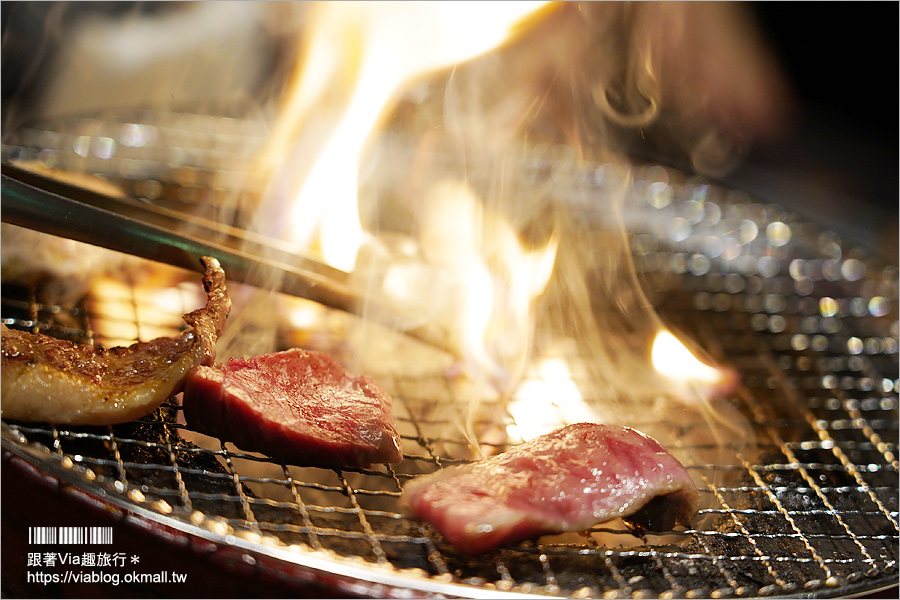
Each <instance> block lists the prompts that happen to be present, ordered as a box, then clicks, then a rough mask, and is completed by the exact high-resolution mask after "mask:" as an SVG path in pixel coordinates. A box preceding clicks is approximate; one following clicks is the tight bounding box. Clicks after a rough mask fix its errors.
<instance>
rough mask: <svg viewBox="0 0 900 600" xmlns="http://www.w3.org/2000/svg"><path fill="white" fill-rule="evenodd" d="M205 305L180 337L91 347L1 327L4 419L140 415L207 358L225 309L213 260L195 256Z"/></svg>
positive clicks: (104, 421)
mask: <svg viewBox="0 0 900 600" xmlns="http://www.w3.org/2000/svg"><path fill="white" fill-rule="evenodd" d="M200 262H201V264H202V265H203V268H204V274H203V287H204V289H205V290H206V294H207V301H206V305H205V306H204V307H202V308H199V309H197V310H195V311H192V312H190V313H188V314H186V315H184V317H183V318H184V320H185V322H186V323H187V324H188V325H190V328H189V329H187V330H185V331H184V332H182V333H181V334H180V335H177V336H173V337H160V338H157V339H154V340H151V341H149V342H136V343H135V344H132V345H131V346H127V347H121V346H119V347H114V348H108V349H107V348H99V347H95V346H89V345H84V344H74V343H72V342H70V341H67V340H60V339H56V338H53V337H50V336H48V335H43V334H34V333H28V332H24V331H18V330H14V329H9V328H7V327H6V326H5V325H4V326H3V327H2V394H3V396H2V402H3V404H2V408H3V418H4V419H14V420H20V421H30V422H47V423H57V424H67V425H113V424H116V423H125V422H128V421H132V420H134V419H137V418H140V417H142V416H144V415H146V414H148V413H150V412H152V411H153V410H155V409H156V408H157V407H158V406H159V405H160V404H161V403H162V402H163V401H164V400H165V399H166V398H168V397H170V396H171V395H173V394H175V393H177V392H179V391H180V390H181V388H182V386H183V385H184V380H185V377H186V376H187V373H188V371H190V369H191V368H193V367H195V366H197V365H209V364H212V363H213V361H214V360H215V355H216V340H217V339H218V336H219V334H220V333H221V332H222V329H223V327H224V326H225V320H226V318H227V316H228V313H229V312H230V310H231V300H230V299H229V298H228V294H227V291H226V288H225V272H224V270H223V269H222V266H221V265H220V264H219V261H218V260H216V259H215V258H211V257H203V258H201V259H200Z"/></svg>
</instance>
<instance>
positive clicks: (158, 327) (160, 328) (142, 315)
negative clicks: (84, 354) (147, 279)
mask: <svg viewBox="0 0 900 600" xmlns="http://www.w3.org/2000/svg"><path fill="white" fill-rule="evenodd" d="M90 302H91V304H90V312H91V313H92V314H94V315H97V316H96V317H95V318H94V319H93V320H92V322H91V326H92V328H93V330H94V336H95V337H96V338H98V339H99V340H100V341H101V342H102V344H103V345H104V346H106V347H112V346H129V345H131V344H133V343H134V342H135V341H145V342H146V341H149V340H152V339H154V338H157V337H163V336H170V335H173V334H174V333H175V332H177V331H179V330H180V329H181V328H182V327H183V326H184V320H183V319H182V318H181V315H182V314H183V313H185V312H187V310H190V308H188V309H187V310H186V309H185V307H191V308H194V307H196V306H199V305H201V304H202V289H200V288H198V287H197V286H196V285H195V284H192V283H191V282H182V283H180V284H176V283H175V282H173V281H171V280H163V281H159V282H153V283H148V284H147V285H134V286H132V284H131V283H128V282H125V281H122V280H119V279H113V278H111V277H100V278H98V279H96V280H95V281H94V282H93V283H92V285H91V294H90Z"/></svg>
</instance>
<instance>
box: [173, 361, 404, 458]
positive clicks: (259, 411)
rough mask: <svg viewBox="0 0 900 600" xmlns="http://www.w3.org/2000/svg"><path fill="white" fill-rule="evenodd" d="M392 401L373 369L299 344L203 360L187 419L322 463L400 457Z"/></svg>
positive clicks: (249, 444) (190, 383)
mask: <svg viewBox="0 0 900 600" xmlns="http://www.w3.org/2000/svg"><path fill="white" fill-rule="evenodd" d="M392 402H393V401H392V399H391V397H390V396H389V395H388V394H386V393H385V392H384V391H382V390H381V389H380V388H378V386H377V385H376V384H375V382H374V380H373V379H372V378H371V377H368V376H362V377H352V376H350V375H349V374H347V372H346V371H345V370H344V369H343V367H341V366H340V365H339V364H338V363H337V361H336V360H335V359H334V358H332V357H331V356H330V355H328V354H325V353H323V352H313V351H306V350H300V349H292V350H286V351H284V352H276V353H272V354H263V355H259V356H254V357H252V358H247V359H244V358H234V359H231V360H229V361H228V363H227V364H225V365H221V364H220V365H214V366H211V367H197V368H196V369H194V370H193V371H191V373H190V374H189V375H188V379H187V382H186V383H185V390H184V398H183V404H184V417H185V421H186V422H187V424H188V425H190V426H191V427H192V428H194V429H196V430H197V431H201V432H204V433H207V434H209V435H213V436H216V437H219V438H221V439H223V440H229V441H232V442H234V443H235V444H236V445H237V446H238V447H240V448H242V449H244V450H251V451H258V452H262V453H265V454H268V455H269V456H272V457H274V458H278V459H281V460H284V461H286V462H289V463H291V464H297V465H304V466H318V467H368V466H369V465H371V464H372V463H379V462H388V463H393V462H398V461H399V460H400V459H401V458H402V454H401V452H400V436H399V435H398V434H397V430H396V428H395V427H394V419H393V416H392V414H391V405H392Z"/></svg>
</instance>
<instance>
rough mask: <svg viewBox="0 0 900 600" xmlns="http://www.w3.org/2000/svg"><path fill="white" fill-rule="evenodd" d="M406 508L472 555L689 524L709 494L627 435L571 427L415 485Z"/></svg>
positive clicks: (639, 438) (650, 446) (658, 449)
mask: <svg viewBox="0 0 900 600" xmlns="http://www.w3.org/2000/svg"><path fill="white" fill-rule="evenodd" d="M403 501H404V502H405V504H406V505H407V506H408V507H409V508H410V510H411V511H412V513H413V514H414V515H415V516H416V517H417V518H419V519H421V520H423V521H426V522H428V523H430V524H431V525H433V526H434V527H435V528H436V529H437V530H438V531H440V532H441V534H443V536H444V537H445V538H446V539H447V540H448V541H449V542H450V543H452V544H453V545H454V546H456V547H457V548H459V549H460V550H462V551H464V552H467V553H469V554H479V553H482V552H486V551H488V550H490V549H492V548H495V547H497V546H500V545H503V544H508V543H513V542H517V541H521V540H524V539H529V538H532V537H536V536H539V535H543V534H549V533H562V532H569V531H582V530H585V529H588V528H590V527H591V526H592V525H595V524H596V523H602V522H604V521H610V520H613V519H615V518H619V517H621V518H623V519H625V520H626V521H630V522H631V523H633V524H635V525H637V526H640V527H641V528H644V529H646V530H651V531H666V530H669V529H671V528H672V527H673V526H674V525H675V524H676V523H681V524H684V525H688V524H689V523H690V521H691V519H692V518H693V517H694V515H696V513H697V510H698V508H699V502H700V495H699V492H698V491H697V488H696V487H695V486H694V483H693V481H691V478H690V476H689V475H688V472H687V470H686V469H685V468H684V466H682V465H681V463H679V462H678V461H677V460H676V459H675V458H674V457H673V456H672V455H671V454H669V453H668V452H667V451H666V450H665V449H664V448H663V447H662V446H660V445H659V443H658V442H656V440H654V439H653V438H651V437H649V436H647V435H644V434H643V433H640V432H638V431H635V430H634V429H631V428H628V427H609V426H606V425H596V424H593V423H576V424H574V425H567V426H566V427H562V428H560V429H557V430H556V431H553V432H551V433H548V434H546V435H543V436H541V437H538V438H535V439H533V440H531V441H529V442H526V443H524V444H521V445H519V446H516V447H515V448H513V449H511V450H509V451H508V452H505V453H503V454H499V455H497V456H493V457H491V458H488V459H486V460H483V461H479V462H476V463H472V464H468V465H461V466H455V467H448V468H445V469H443V470H441V471H438V472H436V473H432V474H430V475H426V476H423V477H419V478H416V479H413V480H412V481H410V482H409V483H407V484H406V485H405V486H404V489H403Z"/></svg>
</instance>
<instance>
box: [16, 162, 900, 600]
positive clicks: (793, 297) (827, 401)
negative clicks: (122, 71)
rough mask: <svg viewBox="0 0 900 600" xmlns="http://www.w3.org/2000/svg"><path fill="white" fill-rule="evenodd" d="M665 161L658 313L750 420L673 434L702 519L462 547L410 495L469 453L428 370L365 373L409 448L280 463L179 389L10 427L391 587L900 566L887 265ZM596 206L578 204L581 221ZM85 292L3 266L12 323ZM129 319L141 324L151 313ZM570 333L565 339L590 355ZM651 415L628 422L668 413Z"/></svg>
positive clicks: (121, 494) (258, 549) (884, 571)
mask: <svg viewBox="0 0 900 600" xmlns="http://www.w3.org/2000/svg"><path fill="white" fill-rule="evenodd" d="M601 170H602V168H601V169H600V170H598V171H597V172H594V173H593V177H594V178H595V179H597V180H598V181H599V180H600V179H602V177H601ZM662 175H663V172H662V170H660V169H659V168H656V167H652V168H648V169H645V170H643V171H639V172H638V176H637V179H636V183H635V185H634V186H633V189H632V194H631V196H630V200H629V207H630V212H628V213H627V214H628V215H629V229H630V231H631V232H632V236H631V241H632V247H633V250H634V256H635V259H636V261H637V266H638V269H639V270H640V271H641V272H642V273H643V275H644V277H645V279H646V281H648V282H650V287H651V288H652V289H653V290H654V291H655V298H657V300H660V301H659V310H660V312H661V314H662V316H663V317H664V319H665V320H666V321H668V322H669V323H671V324H673V325H675V326H677V327H678V328H679V329H681V330H683V331H685V332H687V333H689V334H690V335H691V336H692V337H693V338H694V339H696V340H698V341H699V343H700V344H701V346H703V347H704V349H705V350H706V351H708V352H709V353H711V354H712V355H713V356H714V357H717V358H718V359H720V360H723V361H724V362H727V363H728V364H730V365H732V366H734V367H735V368H736V369H737V370H739V371H740V373H741V377H742V387H741V390H740V392H739V393H738V395H737V396H736V397H734V398H732V399H731V400H732V401H733V402H734V403H735V404H737V405H738V406H739V407H740V408H741V410H742V411H743V412H744V413H745V414H746V415H747V416H748V418H749V420H750V422H751V424H752V427H753V430H754V434H755V437H756V446H755V450H754V451H752V452H751V451H749V450H748V448H746V447H744V446H742V445H741V444H735V445H733V446H726V448H725V449H724V450H723V452H722V453H720V454H716V455H715V458H714V459H712V460H696V459H697V457H705V456H712V455H710V454H709V453H708V451H709V449H708V448H705V447H700V446H692V445H691V444H690V439H691V432H690V431H689V430H687V431H686V430H679V431H673V432H670V433H671V436H670V437H671V438H672V439H681V440H685V442H683V443H682V444H680V445H679V444H676V446H675V447H672V448H670V449H671V450H672V451H673V452H674V453H676V455H678V456H679V457H680V458H681V457H694V459H695V460H693V461H686V466H687V467H688V469H689V470H690V471H692V472H693V473H694V474H695V475H696V476H697V477H696V479H697V480H698V481H701V482H703V485H702V486H701V493H702V494H703V496H704V502H703V506H704V507H706V508H704V509H703V510H702V511H701V516H700V518H698V519H697V520H696V521H695V525H696V526H697V528H696V529H691V530H687V531H679V532H673V533H672V534H671V535H668V536H664V537H653V536H649V537H648V538H647V539H646V540H643V541H642V540H639V539H636V538H634V537H632V536H631V535H630V533H629V532H628V531H627V530H626V529H625V528H624V527H621V526H620V525H617V524H604V525H599V526H596V527H594V528H593V529H592V530H591V535H589V536H581V535H568V536H551V537H545V538H542V539H541V540H540V542H539V543H531V542H527V543H523V544H520V545H517V546H514V547H510V548H504V549H502V550H499V551H497V552H496V553H492V554H489V555H487V556H486V557H479V558H475V559H473V558H467V557H465V556H462V555H460V554H458V553H456V552H455V551H454V550H453V549H452V548H451V547H449V546H448V545H446V544H445V543H444V542H443V541H442V540H441V538H440V536H439V535H437V534H436V533H434V532H433V531H431V530H430V529H429V528H428V527H427V526H425V525H423V524H421V523H419V522H417V521H415V520H412V519H409V518H408V517H407V516H406V513H405V512H404V510H403V509H402V507H401V505H400V503H399V498H400V489H401V486H402V484H403V483H404V482H405V481H407V480H408V479H410V478H411V477H414V476H416V475H418V474H420V473H425V472H430V471H433V470H436V469H438V468H441V467H444V466H448V465H451V464H456V463H459V462H462V461H464V460H465V459H466V457H468V456H469V453H468V449H467V446H466V442H465V440H464V439H463V438H462V437H461V436H459V437H455V436H454V435H453V434H452V433H448V432H450V431H452V427H448V425H450V423H449V419H450V418H451V417H452V416H453V415H452V414H449V413H448V412H447V411H446V410H436V409H435V407H436V406H455V404H454V402H459V398H458V397H457V396H458V394H459V390H458V389H457V388H456V387H455V386H454V385H453V383H452V382H451V381H450V380H449V379H446V378H444V377H441V376H434V375H424V376H423V375H421V374H419V375H403V374H398V373H396V372H390V373H377V372H376V373H372V374H373V375H374V376H375V377H376V379H377V380H378V382H379V384H380V385H381V386H382V387H384V388H385V389H386V391H388V392H389V393H391V394H392V395H393V396H394V398H395V408H394V411H395V418H396V421H397V425H398V429H399V431H400V433H401V436H402V437H403V440H404V460H403V461H402V462H401V463H399V464H397V465H390V466H388V465H381V466H377V467H374V468H372V469H366V470H345V471H330V470H322V469H313V468H300V467H296V466H291V465H285V464H282V463H279V462H277V461H272V460H270V459H268V458H266V457H265V456H262V455H259V454H255V453H248V452H244V451H241V450H239V449H237V448H235V447H234V446H232V445H231V444H227V443H222V442H220V441H219V440H215V439H212V438H208V437H207V436H204V435H202V434H199V433H196V432H192V431H190V430H189V429H187V428H186V427H185V426H184V425H183V424H180V423H181V422H180V421H179V411H180V407H179V406H178V404H177V402H169V403H167V404H165V405H164V406H163V407H162V408H161V409H160V410H158V411H157V412H155V413H153V414H152V415H150V416H148V417H147V418H144V419H141V420H139V421H136V422H134V423H129V424H125V425H121V426H115V427H105V428H71V427H64V426H59V427H50V426H34V425H25V424H19V423H8V422H4V425H3V443H4V447H5V448H7V449H12V450H14V451H16V452H17V453H18V454H20V455H23V456H27V457H28V459H29V460H31V461H32V462H35V463H36V464H38V465H39V466H44V467H46V468H51V467H52V468H54V469H55V470H59V466H60V465H62V466H63V469H62V472H63V473H64V476H65V478H66V479H68V480H69V481H71V482H72V483H74V484H75V485H78V486H81V487H84V488H86V489H89V490H91V489H102V490H103V491H104V492H105V493H106V494H111V495H113V496H114V497H115V498H117V499H118V500H119V501H121V502H124V503H126V504H130V505H133V506H140V507H142V509H144V510H147V511H149V514H151V515H156V516H155V517H154V518H159V519H160V520H163V521H165V520H167V519H175V520H178V521H181V522H184V523H191V524H194V525H200V526H201V527H202V528H203V529H204V530H205V531H206V532H207V535H208V536H209V537H211V538H213V539H216V540H218V541H220V542H222V543H225V536H226V535H236V536H239V537H241V539H247V540H251V544H250V548H251V550H252V551H253V552H255V553H257V554H258V555H260V556H266V555H270V554H272V548H277V549H279V550H284V549H287V550H288V551H289V554H288V555H287V557H285V555H284V554H279V555H278V556H279V557H281V558H280V559H283V560H288V561H291V560H295V561H296V562H298V563H303V558H302V557H304V556H309V555H323V556H325V557H326V558H327V560H329V561H332V562H333V563H334V564H335V565H339V564H342V563H343V562H344V561H346V560H348V559H349V558H351V557H361V558H362V562H357V561H354V562H353V564H354V565H357V566H359V565H361V566H362V568H363V569H365V568H367V565H370V566H371V567H372V568H373V569H374V568H379V569H383V568H387V569H389V571H391V572H393V573H394V575H395V577H394V579H393V583H394V584H395V585H397V586H399V587H404V586H409V587H413V588H415V587H417V586H419V587H421V582H423V581H429V580H431V581H439V582H446V583H451V584H453V585H454V586H456V587H454V588H453V589H454V591H455V593H459V594H461V595H465V594H467V590H472V589H473V588H472V586H476V587H478V588H480V591H482V592H483V591H484V590H490V589H495V590H498V592H500V593H503V592H508V591H519V592H526V593H542V594H551V595H563V596H574V597H597V596H606V597H635V598H640V597H684V596H687V597H707V596H713V597H719V596H732V595H737V596H742V597H747V596H772V595H780V594H790V593H808V594H813V595H821V596H831V595H840V594H842V593H845V592H846V591H847V590H851V589H871V588H874V587H877V586H880V585H884V584H886V583H888V582H890V581H892V580H895V579H896V574H897V554H898V528H897V516H898V506H897V505H898V493H897V491H898V481H897V436H898V418H897V414H898V412H897V411H898V409H897V388H898V384H897V369H898V366H897V365H898V362H897V333H898V332H897V270H896V268H895V267H887V268H883V267H882V266H880V265H877V264H875V263H874V262H873V261H871V260H869V259H868V258H866V257H865V256H864V255H862V254H859V253H854V252H853V251H852V250H848V249H843V248H841V246H840V241H839V239H837V238H836V236H834V235H833V234H829V233H827V232H826V233H820V232H818V231H816V230H815V228H814V227H813V226H811V225H808V224H804V223H802V222H800V221H799V220H798V219H797V218H796V217H794V216H793V215H790V214H788V213H786V212H785V211H783V210H782V209H780V208H779V207H777V206H772V205H761V204H758V203H755V202H753V201H752V200H750V199H749V198H746V197H743V196H741V195H740V194H735V193H732V192H725V191H723V190H719V189H717V188H713V187H712V186H709V185H708V184H706V183H703V182H698V181H687V182H682V183H679V184H672V185H668V184H666V183H665V181H667V180H668V175H666V176H665V177H663V176H662ZM673 190H674V192H673ZM716 194H718V195H716ZM698 198H699V199H702V200H703V201H704V202H703V204H704V211H705V212H704V213H703V215H702V216H701V217H700V218H698V217H697V213H696V208H697V202H698ZM712 200H715V202H713V201H712ZM578 208H579V207H578V206H574V209H575V210H578ZM582 208H584V207H582ZM713 209H715V210H718V211H719V213H720V214H719V216H718V218H712V217H711V211H712V212H714V211H713ZM592 214H593V213H592V212H591V210H590V209H587V208H585V219H584V223H586V224H587V225H588V229H590V224H591V215H592ZM785 225H787V226H788V227H789V229H788V232H787V233H786V232H785V230H784V226H785ZM736 247H740V248H742V251H741V252H735V248H736ZM131 294H132V295H130V296H127V297H124V298H122V299H121V301H122V303H123V304H124V305H126V306H130V307H131V308H132V312H131V314H133V315H137V314H138V313H137V312H136V311H135V310H133V309H134V307H137V306H139V305H141V304H142V303H144V302H147V299H145V298H142V297H140V295H137V293H136V292H135V290H134V289H133V288H132V290H131ZM90 306H91V305H90V303H85V302H82V303H80V304H78V305H77V306H48V305H44V304H41V303H40V302H38V300H37V296H36V290H34V289H25V288H19V287H17V286H13V285H4V286H3V303H2V311H3V312H2V316H3V321H4V323H6V324H7V325H9V326H14V327H19V328H25V329H31V330H40V331H43V332H45V333H49V334H51V335H56V336H61V337H66V338H69V339H74V340H76V341H79V342H85V343H103V340H102V339H97V337H96V335H95V333H94V331H95V323H96V319H98V318H101V317H103V315H97V314H93V313H92V312H91V309H90ZM190 308H193V307H190V306H186V307H184V310H179V311H178V313H177V314H179V315H180V314H181V313H182V312H185V311H187V310H189V309H190ZM176 316H177V315H176ZM134 325H135V327H136V332H139V331H140V327H141V325H142V323H139V322H138V323H134ZM144 325H146V324H144ZM579 352H580V350H579V349H577V348H573V349H571V353H572V355H571V356H568V357H567V358H569V359H571V360H572V361H573V363H574V362H577V359H579V358H583V357H580V356H578V354H579ZM532 375H533V374H532ZM587 377H589V375H587V374H585V373H583V372H578V371H576V372H573V380H574V381H575V383H576V385H578V386H579V388H581V389H590V385H589V382H587V381H580V380H579V379H580V378H582V379H583V378H587ZM488 412H490V411H488ZM647 419H648V421H647V422H645V423H641V422H635V423H632V426H634V427H635V428H637V429H652V428H653V427H658V426H659V423H658V422H657V421H658V420H657V419H653V418H652V416H650V415H649V414H648V417H647ZM704 426H705V425H703V424H701V423H697V425H696V427H698V428H700V427H704ZM254 535H258V536H263V538H262V540H263V541H262V542H261V543H256V540H259V539H260V538H256V537H254ZM232 539H233V538H232ZM292 556H293V559H292V558H291V557H292ZM409 569H412V570H409ZM468 593H471V592H468Z"/></svg>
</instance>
